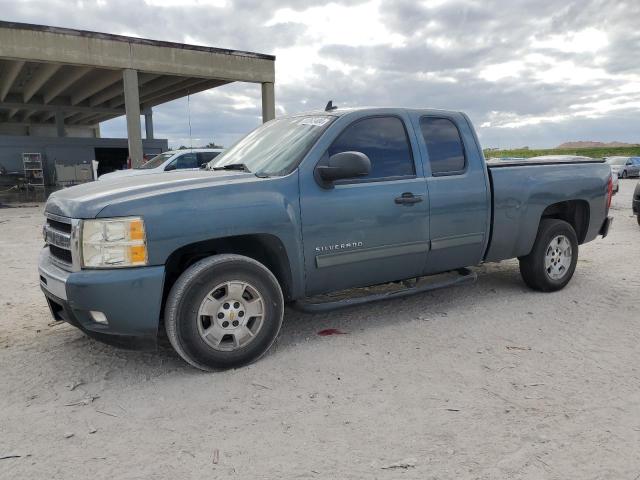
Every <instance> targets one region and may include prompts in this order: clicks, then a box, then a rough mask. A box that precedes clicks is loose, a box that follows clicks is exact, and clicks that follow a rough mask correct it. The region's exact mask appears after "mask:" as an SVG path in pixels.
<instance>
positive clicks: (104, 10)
mask: <svg viewBox="0 0 640 480" xmlns="http://www.w3.org/2000/svg"><path fill="white" fill-rule="evenodd" d="M0 12H2V14H1V18H2V19H3V20H7V21H18V22H29V23H38V24H45V25H54V26H59V27H69V28H78V29H85V30H94V31H100V32H108V33H115V34H121V35H130V36H137V37H145V38H152V39H157V40H167V41H174V42H182V43H191V44H196V45H207V46H213V47H220V48H230V49H239V50H249V51H254V52H260V53H267V54H273V55H275V56H276V86H275V96H276V116H278V115H285V114H288V113H297V112H301V111H305V110H311V109H317V108H323V107H324V105H325V104H326V103H327V101H328V100H330V99H332V100H333V101H334V104H336V105H339V106H346V107H353V106H393V107H409V108H442V109H447V110H460V111H464V112H466V113H467V114H468V115H469V116H470V118H471V120H472V121H473V122H474V125H475V126H476V129H477V131H478V135H479V138H480V141H481V143H482V145H483V147H484V148H488V147H493V148H496V147H497V148H511V147H522V146H529V147H532V148H534V147H535V148H545V147H553V146H556V145H558V144H560V143H562V142H566V141H577V140H594V141H605V142H608V141H624V142H631V143H636V142H637V143H640V61H639V58H640V57H639V52H640V0H630V1H621V0H593V1H592V0H574V1H572V0H563V1H558V0H424V1H419V0H386V1H385V0H362V1H361V0H341V1H332V2H330V1H324V0H253V1H252V0H238V1H234V0H208V1H205V0H95V1H88V0H0ZM189 118H190V119H191V127H192V128H191V136H190V134H189ZM260 122H261V100H260V85H258V84H249V83H236V84H230V85H226V86H223V87H219V88H216V89H212V90H209V91H207V92H203V93H199V94H196V95H193V96H192V97H191V98H190V99H189V102H187V100H186V99H180V100H176V101H174V102H170V103H167V104H164V105H161V106H158V107H156V108H154V127H155V132H156V138H167V139H169V144H170V146H178V145H190V144H193V146H197V145H205V144H207V143H209V142H211V141H215V142H216V143H218V144H222V145H225V146H229V145H230V144H231V143H233V142H234V141H236V140H237V139H238V138H240V137H241V136H243V135H244V134H246V133H247V132H249V131H250V130H252V129H253V128H255V127H256V126H258V125H259V124H260ZM101 130H102V135H103V136H111V137H124V136H125V135H126V128H125V122H124V119H123V118H119V119H115V120H111V121H109V122H105V123H103V124H102V126H101Z"/></svg>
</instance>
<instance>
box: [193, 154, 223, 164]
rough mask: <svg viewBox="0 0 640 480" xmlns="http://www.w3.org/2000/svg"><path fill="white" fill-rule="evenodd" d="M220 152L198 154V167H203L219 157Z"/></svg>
mask: <svg viewBox="0 0 640 480" xmlns="http://www.w3.org/2000/svg"><path fill="white" fill-rule="evenodd" d="M219 153H220V152H200V153H198V165H204V164H205V163H207V162H210V161H211V160H213V159H214V158H216V157H217V156H218V155H219Z"/></svg>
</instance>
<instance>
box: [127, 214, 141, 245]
mask: <svg viewBox="0 0 640 480" xmlns="http://www.w3.org/2000/svg"><path fill="white" fill-rule="evenodd" d="M129 240H144V224H143V223H142V220H138V219H137V220H131V222H130V223H129Z"/></svg>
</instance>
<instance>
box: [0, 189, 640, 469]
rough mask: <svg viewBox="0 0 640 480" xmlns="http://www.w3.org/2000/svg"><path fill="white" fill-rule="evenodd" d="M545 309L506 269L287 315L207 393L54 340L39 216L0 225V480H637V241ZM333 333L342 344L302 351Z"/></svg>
mask: <svg viewBox="0 0 640 480" xmlns="http://www.w3.org/2000/svg"><path fill="white" fill-rule="evenodd" d="M620 183H621V191H620V193H619V194H618V195H617V196H616V197H615V198H614V206H613V210H612V212H613V214H614V215H615V221H614V224H613V230H612V232H611V234H610V236H609V237H607V238H606V239H597V240H596V241H594V242H592V243H589V244H587V245H585V246H583V247H581V249H580V260H579V261H578V268H577V270H576V274H575V276H574V278H573V280H572V281H571V283H570V284H569V286H568V287H567V288H566V289H564V290H563V291H561V292H557V293H553V294H542V293H536V292H533V291H530V290H528V289H527V288H526V287H525V286H524V285H523V283H522V281H521V280H520V276H519V272H518V264H517V262H516V261H508V262H503V263H500V264H495V265H485V266H481V267H478V268H477V269H476V270H477V272H478V274H479V281H478V282H477V283H476V284H474V285H469V286H463V287H459V288H454V289H448V290H441V291H437V292H432V293H428V294H422V295H418V296H414V297H410V298H408V299H403V300H396V301H388V302H383V303H377V304H372V305H368V306H363V307H358V308H353V309H350V310H344V311H339V312H333V313H330V314H320V315H307V314H301V313H297V312H295V311H287V313H286V319H285V325H284V328H283V331H282V333H281V335H280V337H279V340H278V342H277V343H276V344H275V345H274V348H273V349H272V351H271V353H270V354H268V355H267V356H265V357H264V358H263V359H262V360H261V361H259V362H258V363H257V364H255V365H252V366H249V367H246V368H242V369H239V370H233V371H227V372H223V373H214V374H207V373H202V372H199V371H197V370H194V369H192V368H190V367H188V366H187V365H185V364H184V363H183V362H182V361H181V360H180V358H178V357H177V356H176V355H175V354H174V353H173V352H172V351H170V350H168V349H164V350H162V351H160V352H154V353H140V352H130V351H123V350H117V349H115V348H112V347H109V346H106V345H102V344H100V343H98V342H95V341H93V340H91V339H89V338H87V337H85V336H84V335H83V334H82V333H80V332H79V331H78V330H76V329H74V328H73V327H70V326H68V325H65V324H61V325H51V322H52V319H51V318H50V316H49V313H48V310H47V307H46V304H45V301H44V298H43V296H42V294H41V292H40V290H39V286H38V276H37V273H36V261H37V260H36V259H37V253H38V250H39V248H40V246H41V234H40V228H41V223H42V216H41V210H42V207H41V206H40V207H36V208H33V207H32V208H11V209H2V210H0V258H1V259H2V263H1V266H0V372H1V373H2V381H1V383H0V458H2V457H6V456H11V455H15V456H16V457H15V458H2V459H0V478H11V479H17V478H29V479H39V478H47V479H72V478H82V479H85V478H92V479H102V478H109V479H111V478H118V479H130V478H153V479H165V478H166V479H175V478H207V479H211V478H277V477H280V478H301V479H304V478H310V479H314V478H340V479H350V478H380V479H387V478H389V479H391V478H420V479H460V478H463V479H466V478H469V479H497V478H510V479H511V478H512V479H544V478H552V479H563V480H565V479H573V478H575V479H581V480H582V479H629V480H634V479H637V478H638V475H639V474H640V448H638V447H639V445H640V388H639V387H640V376H639V373H638V356H639V354H640V347H638V345H639V343H640V328H639V327H638V320H639V319H640V315H639V313H640V299H639V297H640V268H639V267H640V249H639V247H640V227H638V225H637V223H636V220H635V218H634V217H633V216H632V215H631V209H630V204H631V194H632V191H633V187H634V185H635V183H636V181H634V180H626V181H621V182H620ZM326 328H337V329H340V330H342V331H344V332H346V333H347V334H346V335H335V336H326V337H325V336H319V335H317V332H318V331H320V330H322V329H326Z"/></svg>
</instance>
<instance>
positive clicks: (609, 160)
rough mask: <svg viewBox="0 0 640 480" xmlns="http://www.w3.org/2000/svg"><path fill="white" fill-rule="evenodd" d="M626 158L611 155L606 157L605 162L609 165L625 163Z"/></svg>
mask: <svg viewBox="0 0 640 480" xmlns="http://www.w3.org/2000/svg"><path fill="white" fill-rule="evenodd" d="M627 160H628V158H627V157H612V158H607V163H608V164H609V165H624V164H625V163H627Z"/></svg>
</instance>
